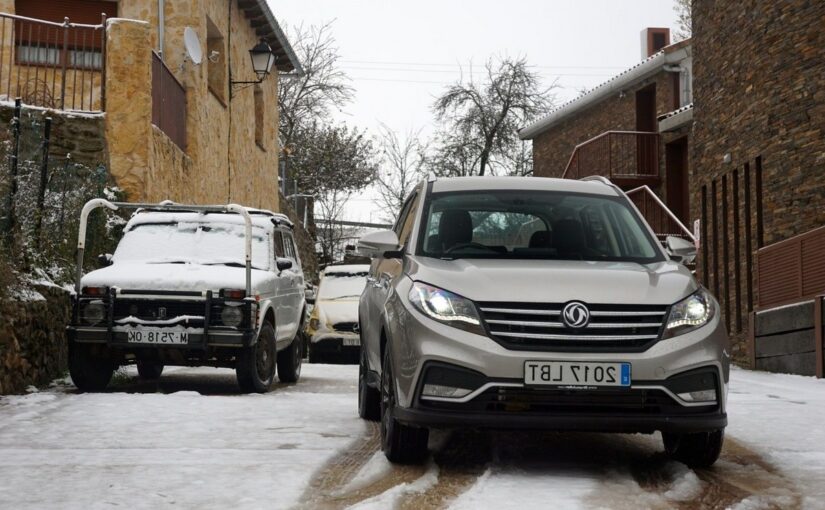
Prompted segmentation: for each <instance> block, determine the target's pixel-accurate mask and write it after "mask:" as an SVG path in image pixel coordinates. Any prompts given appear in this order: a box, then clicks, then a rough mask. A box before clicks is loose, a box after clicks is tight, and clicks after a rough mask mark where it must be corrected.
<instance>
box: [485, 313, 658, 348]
mask: <svg viewBox="0 0 825 510" xmlns="http://www.w3.org/2000/svg"><path fill="white" fill-rule="evenodd" d="M478 305H479V308H480V310H481V315H482V319H483V321H484V323H485V324H486V326H487V329H488V331H489V333H490V336H491V337H492V338H493V339H494V340H496V341H497V342H498V343H500V344H501V345H503V346H504V347H506V348H507V349H513V350H531V351H532V350H536V351H550V350H552V351H579V352H594V351H601V352H616V351H643V350H645V349H647V348H648V347H650V346H651V345H652V344H653V343H654V342H656V341H657V340H658V339H659V335H660V333H661V329H662V323H663V322H664V320H665V317H666V314H667V311H668V306H667V305H624V304H622V305H617V304H589V303H588V304H587V308H588V309H589V311H590V321H589V322H588V324H587V325H586V326H585V327H582V328H578V329H573V328H569V327H567V325H565V324H564V322H563V319H562V309H563V308H564V304H562V303H503V302H484V303H478Z"/></svg>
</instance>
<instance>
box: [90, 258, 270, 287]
mask: <svg viewBox="0 0 825 510" xmlns="http://www.w3.org/2000/svg"><path fill="white" fill-rule="evenodd" d="M271 278H273V274H272V273H270V272H269V271H261V270H259V269H253V270H252V288H253V289H256V288H260V286H261V284H262V283H263V282H264V281H266V280H267V279H271ZM81 282H82V283H81V284H82V286H84V287H86V286H90V287H97V286H101V287H103V286H105V287H119V288H121V289H134V290H183V291H197V292H203V291H207V290H211V291H214V292H217V291H219V290H220V289H243V288H244V287H246V269H244V268H241V267H229V266H204V265H201V264H134V263H128V262H120V263H115V264H113V265H111V266H109V267H104V268H102V269H97V270H95V271H92V272H91V273H89V274H87V275H86V276H84V277H83V279H82V280H81Z"/></svg>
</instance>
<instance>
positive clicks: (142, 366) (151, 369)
mask: <svg viewBox="0 0 825 510" xmlns="http://www.w3.org/2000/svg"><path fill="white" fill-rule="evenodd" d="M137 371H138V375H139V376H140V378H141V379H145V380H147V381H153V380H155V379H159V378H160V374H162V373H163V364H161V363H155V362H153V361H140V360H138V362H137Z"/></svg>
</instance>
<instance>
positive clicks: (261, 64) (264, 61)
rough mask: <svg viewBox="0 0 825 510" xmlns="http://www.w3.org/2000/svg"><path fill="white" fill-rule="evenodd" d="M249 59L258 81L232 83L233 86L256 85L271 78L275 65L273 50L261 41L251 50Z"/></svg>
mask: <svg viewBox="0 0 825 510" xmlns="http://www.w3.org/2000/svg"><path fill="white" fill-rule="evenodd" d="M249 58H251V59H252V70H253V71H255V75H256V76H257V77H258V79H257V80H253V81H230V84H231V85H232V86H235V85H255V84H258V83H261V82H262V81H264V79H265V78H266V77H267V76H269V73H270V71H271V70H272V66H273V65H274V64H275V54H274V53H272V48H270V47H269V45H268V44H267V43H266V41H264V40H263V39H261V40H260V41H259V42H258V44H256V45H255V46H254V47H253V48H252V49H251V50H249Z"/></svg>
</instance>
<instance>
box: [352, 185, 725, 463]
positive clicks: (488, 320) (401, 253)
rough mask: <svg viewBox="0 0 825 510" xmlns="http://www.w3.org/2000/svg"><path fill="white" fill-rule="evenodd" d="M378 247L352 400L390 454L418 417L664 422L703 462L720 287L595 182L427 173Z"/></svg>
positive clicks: (528, 425) (716, 447)
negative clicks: (702, 278) (377, 428)
mask: <svg viewBox="0 0 825 510" xmlns="http://www.w3.org/2000/svg"><path fill="white" fill-rule="evenodd" d="M359 250H360V251H361V252H362V253H365V254H369V255H371V256H372V257H373V262H372V265H371V267H370V276H369V278H370V281H371V282H374V284H371V285H368V286H367V289H366V290H365V292H364V294H363V296H362V298H361V308H360V315H361V325H362V330H361V339H362V343H363V349H362V357H361V360H360V369H359V398H358V410H359V414H360V415H361V417H363V418H366V419H380V420H381V438H382V446H383V450H384V452H385V454H386V456H387V458H388V459H389V460H391V461H393V462H401V463H409V462H420V461H423V460H424V459H425V458H426V456H427V438H428V434H429V430H430V429H431V428H478V427H482V428H484V427H490V428H516V429H532V430H576V431H598V432H625V433H639V432H641V433H653V432H655V431H659V432H661V434H662V437H663V440H664V447H665V450H666V452H667V453H668V454H670V455H671V456H672V457H673V458H675V459H677V460H679V461H682V462H684V463H686V464H688V465H690V466H691V467H706V466H709V465H711V464H713V463H714V462H715V461H716V459H717V458H718V456H719V453H720V451H721V449H722V443H723V439H724V429H725V427H726V425H727V414H726V398H727V383H728V378H729V365H730V355H729V350H728V335H727V332H726V330H725V325H724V322H723V321H722V320H720V315H721V314H720V313H719V304H718V303H717V301H716V299H715V298H714V297H713V296H712V295H711V294H710V293H709V292H708V290H707V289H705V288H703V287H702V286H701V285H699V283H698V282H697V281H696V280H695V279H694V277H693V275H692V274H691V273H690V271H689V270H688V269H687V268H686V267H685V266H684V265H682V264H681V263H680V261H683V260H685V258H688V257H690V256H692V254H693V252H694V251H695V247H694V246H693V245H692V243H688V242H686V241H684V240H681V239H678V238H668V239H667V247H666V248H665V247H663V246H662V245H661V244H660V243H659V242H658V241H657V239H656V237H655V235H654V233H653V231H652V230H651V229H650V227H649V225H647V224H646V223H645V221H644V219H643V218H642V216H641V214H640V213H639V211H638V210H637V209H636V207H635V206H634V205H633V203H632V202H631V201H630V200H629V199H628V198H627V196H625V194H624V193H623V192H622V190H621V189H619V188H618V187H617V186H615V185H613V184H612V183H611V182H610V181H608V180H607V179H605V178H603V177H594V178H587V179H583V180H571V179H543V178H528V177H519V178H516V177H485V178H453V179H437V180H430V181H428V182H424V183H422V184H421V185H420V186H418V188H417V189H416V190H415V191H414V192H413V193H412V195H411V196H410V197H409V199H408V200H407V201H406V203H405V205H404V207H403V209H402V210H401V215H400V217H399V218H398V220H397V222H396V224H395V227H394V229H393V230H386V231H379V232H373V233H370V234H368V235H366V236H364V237H362V238H361V240H360V242H359Z"/></svg>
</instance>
